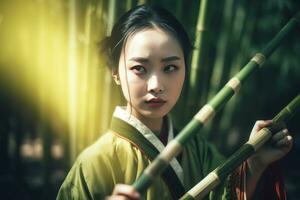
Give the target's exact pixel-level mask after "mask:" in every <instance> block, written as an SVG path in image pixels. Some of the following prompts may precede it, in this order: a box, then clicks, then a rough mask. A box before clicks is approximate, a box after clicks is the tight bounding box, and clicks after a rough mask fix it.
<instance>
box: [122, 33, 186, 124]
mask: <svg viewBox="0 0 300 200" xmlns="http://www.w3.org/2000/svg"><path fill="white" fill-rule="evenodd" d="M118 76H119V79H120V84H121V87H122V92H123V94H124V97H125V98H126V100H127V102H128V104H127V109H130V110H131V112H132V114H133V115H134V116H135V117H137V118H138V119H142V118H161V117H163V116H164V115H166V114H167V113H168V112H169V111H170V110H171V108H172V107H173V106H174V105H175V103H176V101H177V100H178V97H179V95H180V93H181V89H182V86H183V82H184V77H185V62H184V55H183V51H182V48H181V46H180V44H179V42H178V41H177V40H176V39H175V38H174V37H173V36H172V35H171V34H170V33H168V32H166V31H163V30H162V29H159V28H151V29H145V30H141V31H138V32H137V33H135V34H133V35H132V36H130V37H129V38H128V40H127V42H126V44H125V47H124V48H123V51H122V53H121V56H120V60H119V68H118Z"/></svg>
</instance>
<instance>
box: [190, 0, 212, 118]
mask: <svg viewBox="0 0 300 200" xmlns="http://www.w3.org/2000/svg"><path fill="white" fill-rule="evenodd" d="M207 4H208V1H207V0H201V4H200V10H199V13H198V19H197V26H196V31H195V43H194V46H195V48H194V49H193V53H192V62H191V75H190V77H189V78H190V79H189V93H188V100H189V101H188V102H189V105H191V106H193V105H196V104H197V103H196V102H197V99H198V96H199V95H198V94H199V91H198V87H197V86H198V83H199V76H200V73H199V72H200V67H203V66H202V65H203V60H204V54H203V53H204V47H205V46H204V43H205V36H206V34H205V33H206V24H207V19H208V17H207V15H208V12H207ZM200 62H201V63H200ZM191 110H193V109H191ZM188 112H189V113H187V114H188V116H190V114H192V113H191V112H190V111H188Z"/></svg>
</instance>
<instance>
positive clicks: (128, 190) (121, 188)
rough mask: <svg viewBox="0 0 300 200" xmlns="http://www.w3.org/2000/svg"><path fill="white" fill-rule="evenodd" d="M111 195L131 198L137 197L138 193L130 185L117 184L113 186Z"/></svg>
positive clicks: (138, 196)
mask: <svg viewBox="0 0 300 200" xmlns="http://www.w3.org/2000/svg"><path fill="white" fill-rule="evenodd" d="M113 195H125V196H127V197H129V198H132V199H139V198H140V194H139V193H138V192H137V191H136V190H135V189H134V187H132V186H131V185H125V184H117V185H116V186H115V188H114V191H113Z"/></svg>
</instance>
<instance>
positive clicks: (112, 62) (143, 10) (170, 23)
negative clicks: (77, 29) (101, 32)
mask: <svg viewBox="0 0 300 200" xmlns="http://www.w3.org/2000/svg"><path fill="white" fill-rule="evenodd" d="M155 26H157V27H159V28H161V29H163V30H165V31H168V32H169V33H171V34H172V35H173V36H174V37H175V38H176V39H177V40H178V41H179V44H180V45H181V47H182V50H183V54H184V58H185V65H186V66H187V59H188V56H189V53H190V51H191V48H192V46H191V43H190V40H189V37H188V35H187V33H186V31H185V30H184V28H183V27H182V25H181V24H180V23H179V22H178V21H177V19H176V18H175V17H174V16H173V15H172V14H171V13H170V12H168V11H167V10H165V9H163V8H160V7H157V6H149V5H141V6H137V7H135V8H133V9H131V10H129V11H128V12H126V13H125V14H124V15H123V16H122V17H121V18H120V19H119V20H118V21H117V22H116V24H115V25H114V27H113V29H112V32H111V36H110V37H106V38H105V39H104V40H103V41H102V42H101V43H100V47H101V51H102V53H106V56H107V59H108V60H107V61H108V62H107V64H108V66H109V67H110V68H111V69H114V68H115V67H117V66H118V63H119V58H120V54H121V50H122V47H123V45H124V43H126V40H127V38H128V37H129V36H130V35H132V34H134V33H136V32H137V31H140V30H142V29H145V28H152V27H155Z"/></svg>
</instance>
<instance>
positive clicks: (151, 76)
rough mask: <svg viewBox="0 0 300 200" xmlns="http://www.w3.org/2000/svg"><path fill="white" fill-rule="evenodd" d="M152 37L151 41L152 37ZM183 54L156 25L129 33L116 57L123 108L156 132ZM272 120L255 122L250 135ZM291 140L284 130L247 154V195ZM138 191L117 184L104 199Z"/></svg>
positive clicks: (176, 92) (173, 96)
mask: <svg viewBox="0 0 300 200" xmlns="http://www.w3.org/2000/svg"><path fill="white" fill-rule="evenodd" d="M153 38H155V40H153ZM184 63H185V62H184V55H183V51H182V48H181V46H180V45H179V43H178V41H177V40H176V38H174V37H173V36H172V35H171V34H170V33H168V32H166V31H164V30H161V29H160V28H158V27H155V28H151V29H145V30H141V31H139V32H137V33H135V34H134V35H132V36H130V37H129V38H128V40H127V42H126V44H125V46H124V48H123V51H122V53H121V56H120V61H119V66H118V71H116V72H114V73H113V78H114V80H115V82H116V83H117V84H119V85H121V88H122V92H123V95H124V97H125V98H126V100H127V102H128V103H127V110H128V111H129V112H130V113H131V114H132V115H133V116H135V117H136V118H137V119H139V120H140V121H141V122H143V123H144V124H145V125H146V126H148V127H149V128H150V129H151V130H152V131H153V132H154V133H156V134H160V132H161V131H162V127H163V117H164V116H165V115H166V114H167V113H169V111H170V110H171V109H172V108H173V106H174V105H175V103H176V102H177V100H178V98H179V96H180V93H181V90H182V86H183V82H184V77H185V64H184ZM152 98H161V99H163V100H164V101H165V103H164V104H163V105H162V106H161V107H159V108H153V107H149V104H147V103H146V102H147V101H148V100H150V99H152ZM271 123H272V121H271V120H265V121H264V120H260V121H257V122H256V123H255V125H254V127H253V129H252V131H251V134H250V138H251V137H253V136H254V135H255V134H257V133H258V131H259V130H260V129H262V128H264V127H266V126H268V125H270V124H271ZM292 144H293V139H292V137H291V136H290V135H289V133H288V130H287V129H284V130H281V131H280V132H278V133H276V134H274V135H273V137H272V138H271V142H270V143H269V144H266V145H264V146H263V147H261V149H260V150H259V151H258V152H257V153H255V155H253V156H252V157H250V158H249V159H248V160H247V162H248V166H249V170H248V173H247V197H248V198H251V197H252V194H253V193H254V191H255V188H256V185H257V183H258V181H259V179H260V177H261V175H262V173H263V172H264V170H265V169H266V168H267V166H268V165H269V164H270V163H272V162H274V161H276V160H279V159H281V158H282V157H284V156H285V155H286V154H287V153H288V152H289V151H290V150H291V148H292ZM140 197H141V196H140V194H139V193H138V192H137V191H136V190H135V189H134V188H133V187H132V186H130V185H124V184H117V185H116V186H115V188H114V191H113V193H112V195H111V196H108V197H107V199H110V200H112V199H118V200H121V199H134V200H136V199H140Z"/></svg>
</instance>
